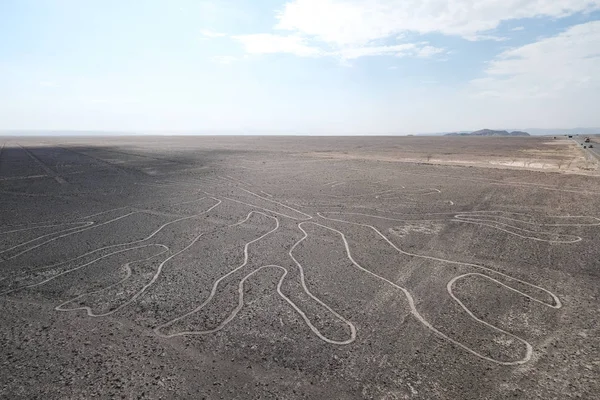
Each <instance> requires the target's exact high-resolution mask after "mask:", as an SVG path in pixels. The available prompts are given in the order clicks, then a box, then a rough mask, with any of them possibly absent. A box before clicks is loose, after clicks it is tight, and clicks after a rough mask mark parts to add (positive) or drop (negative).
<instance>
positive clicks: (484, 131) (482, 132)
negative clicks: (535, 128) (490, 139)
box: [444, 129, 530, 136]
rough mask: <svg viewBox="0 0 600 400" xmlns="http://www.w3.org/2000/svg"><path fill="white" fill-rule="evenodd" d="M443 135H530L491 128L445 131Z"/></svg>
mask: <svg viewBox="0 0 600 400" xmlns="http://www.w3.org/2000/svg"><path fill="white" fill-rule="evenodd" d="M444 136H530V135H529V133H527V132H522V131H512V132H509V131H496V130H493V129H482V130H480V131H475V132H471V133H468V132H454V133H446V134H445V135H444Z"/></svg>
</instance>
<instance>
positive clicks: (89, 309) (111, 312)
mask: <svg viewBox="0 0 600 400" xmlns="http://www.w3.org/2000/svg"><path fill="white" fill-rule="evenodd" d="M150 246H158V247H162V248H164V250H163V251H161V252H160V253H157V254H154V255H152V256H150V257H146V258H143V259H139V260H134V261H129V262H127V263H125V264H123V267H124V268H125V270H126V272H127V274H126V276H125V278H123V279H121V280H120V281H118V282H116V283H113V284H112V285H109V286H107V287H104V288H102V289H98V290H94V291H92V292H87V293H83V294H81V295H79V296H77V297H74V298H72V299H70V300H67V301H65V302H64V303H61V304H59V305H58V306H56V307H54V309H55V310H56V311H64V312H67V311H77V310H85V311H86V313H87V315H88V316H90V317H106V316H108V315H111V314H114V313H115V312H117V311H118V310H120V309H121V308H122V307H123V306H124V305H120V306H119V307H117V308H114V309H112V310H110V311H108V312H105V313H102V314H94V312H93V311H92V309H91V307H87V306H81V307H74V308H65V307H64V306H65V305H67V304H69V303H73V302H75V301H77V300H79V299H80V298H82V297H84V296H89V295H91V294H97V293H100V292H103V291H106V290H108V289H111V288H113V287H115V286H117V285H120V284H121V283H124V282H125V281H127V280H128V279H129V278H130V277H131V268H130V267H129V265H130V264H133V263H136V262H140V261H148V260H151V259H152V258H154V257H157V256H159V255H161V254H164V253H166V252H167V251H169V248H168V247H167V246H165V245H163V244H148V245H144V246H138V247H132V248H129V249H125V250H121V251H118V252H115V253H111V254H109V255H112V254H116V253H122V252H125V251H128V250H134V249H137V248H142V247H150ZM102 258H104V257H100V258H97V259H96V260H94V261H93V262H96V261H98V260H100V259H102ZM89 264H90V263H88V264H87V265H89ZM79 268H81V267H79Z"/></svg>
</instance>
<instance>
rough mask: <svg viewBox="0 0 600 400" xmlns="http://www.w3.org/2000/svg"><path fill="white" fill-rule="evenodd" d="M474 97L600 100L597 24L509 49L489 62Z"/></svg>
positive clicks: (475, 85)
mask: <svg viewBox="0 0 600 400" xmlns="http://www.w3.org/2000/svg"><path fill="white" fill-rule="evenodd" d="M485 74H486V76H485V77H484V78H482V79H477V80H474V81H472V82H471V89H472V90H474V93H476V94H478V95H483V96H491V97H503V98H565V97H566V96H572V95H574V93H579V94H580V95H581V96H586V97H589V96H592V97H594V98H596V99H598V98H599V97H600V95H599V94H600V21H594V22H588V23H585V24H581V25H575V26H573V27H571V28H569V29H568V30H567V31H565V32H563V33H561V34H559V35H557V36H553V37H549V38H545V39H541V40H539V41H537V42H534V43H531V44H528V45H525V46H522V47H518V48H514V49H510V50H507V51H505V52H503V53H501V54H500V55H499V56H498V57H496V58H495V59H494V60H492V61H491V62H490V63H489V65H488V67H487V69H486V71H485Z"/></svg>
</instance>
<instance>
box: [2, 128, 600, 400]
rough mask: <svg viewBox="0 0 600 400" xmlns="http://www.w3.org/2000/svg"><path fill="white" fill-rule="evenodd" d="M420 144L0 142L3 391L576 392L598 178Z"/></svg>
mask: <svg viewBox="0 0 600 400" xmlns="http://www.w3.org/2000/svg"><path fill="white" fill-rule="evenodd" d="M428 140H430V141H431V143H432V144H431V148H430V149H427V148H424V149H423V148H421V146H422V145H424V146H427V143H426V142H419V141H417V140H416V139H415V138H335V139H333V138H284V137H255V138H235V137H221V138H218V137H195V138H191V137H187V138H183V137H171V138H165V137H162V138H161V137H144V138H142V137H139V138H85V139H84V138H68V137H63V138H0V147H2V150H1V151H0V210H1V212H0V312H1V313H2V316H3V318H2V324H0V344H1V348H2V350H1V352H0V364H1V365H2V369H1V371H0V398H7V399H21V398H22V399H33V398H40V399H50V398H67V399H81V398H107V399H108V398H124V399H137V398H163V399H172V398H190V399H201V398H206V399H221V398H222V399H254V398H257V399H258V398H278V399H296V398H310V399H314V398H324V399H332V398H335V399H345V398H347V399H358V398H374V399H448V400H451V399H452V400H454V399H506V398H514V399H568V398H581V399H592V398H595V395H594V393H596V395H597V393H599V392H600V383H599V380H600V327H599V326H598V318H597V316H598V312H600V307H599V304H600V303H599V301H598V300H599V296H600V269H599V267H600V262H599V261H598V260H600V246H599V243H600V234H599V233H600V201H599V199H600V178H599V177H597V176H594V175H589V174H588V175H576V174H565V173H556V172H536V171H530V170H518V169H496V168H489V166H487V167H485V168H484V167H482V168H479V167H478V166H470V167H469V166H455V165H434V164H432V163H419V162H401V163H399V162H395V161H394V160H390V159H389V158H390V157H392V158H393V157H394V152H396V153H398V154H399V153H401V152H402V151H406V152H411V151H416V150H415V146H417V145H418V146H419V149H418V151H419V152H421V153H423V154H429V153H430V152H431V153H433V154H436V153H437V152H440V149H442V148H443V147H444V144H448V143H454V145H455V146H456V143H457V142H456V141H452V140H451V139H447V138H439V142H436V140H437V139H436V138H430V139H428ZM462 140H463V142H464V143H467V144H468V145H465V147H464V150H463V151H464V154H462V155H461V156H462V157H468V156H469V155H470V154H471V155H473V154H474V155H476V156H478V157H482V156H484V155H485V154H486V153H489V154H493V156H494V157H507V158H510V154H511V153H512V152H515V151H518V148H519V146H522V147H523V148H524V149H525V150H530V149H533V148H535V147H536V143H537V142H536V143H534V142H532V141H529V142H528V141H524V140H516V139H511V138H506V139H495V140H494V141H485V140H478V139H477V138H471V139H462ZM499 140H500V141H501V142H502V141H507V142H502V143H500V142H498V141H499ZM512 140H514V142H511V141H512ZM532 140H533V139H532ZM488 145H492V146H494V149H493V150H488V149H486V148H485V146H488ZM390 147H392V148H394V149H396V150H394V152H390ZM378 149H380V153H381V154H383V155H385V157H381V158H380V159H377V157H376V156H374V155H377V154H378ZM327 152H331V153H332V154H331V156H327ZM367 153H368V155H369V156H368V157H365V156H364V154H367ZM450 153H452V154H454V153H457V154H458V151H457V150H456V147H453V150H452V152H446V154H445V156H444V157H445V159H446V160H447V159H448V157H449V154H450ZM340 154H346V155H348V157H340Z"/></svg>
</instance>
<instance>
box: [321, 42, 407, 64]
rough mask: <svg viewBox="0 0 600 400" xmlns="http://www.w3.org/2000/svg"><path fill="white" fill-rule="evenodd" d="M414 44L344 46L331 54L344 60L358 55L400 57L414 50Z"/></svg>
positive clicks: (352, 58)
mask: <svg viewBox="0 0 600 400" xmlns="http://www.w3.org/2000/svg"><path fill="white" fill-rule="evenodd" d="M415 47H416V45H415V44H413V43H404V44H397V45H393V46H373V47H356V48H346V49H343V50H339V51H336V52H334V53H332V54H335V55H337V56H339V57H340V58H342V59H344V60H354V59H356V58H359V57H369V56H383V55H394V56H398V57H402V56H405V55H407V54H408V53H409V52H414V49H415Z"/></svg>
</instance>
